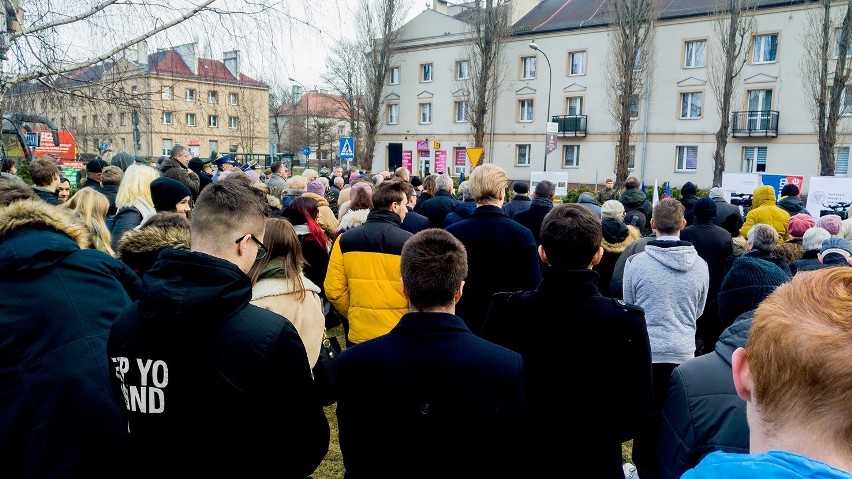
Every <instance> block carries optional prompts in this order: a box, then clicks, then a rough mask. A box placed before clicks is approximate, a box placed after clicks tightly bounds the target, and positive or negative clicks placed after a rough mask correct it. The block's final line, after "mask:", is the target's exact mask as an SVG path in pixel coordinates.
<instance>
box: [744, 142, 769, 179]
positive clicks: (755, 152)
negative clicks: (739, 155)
mask: <svg viewBox="0 0 852 479" xmlns="http://www.w3.org/2000/svg"><path fill="white" fill-rule="evenodd" d="M765 171H766V147H765V146H745V147H743V164H742V172H743V173H759V172H765Z"/></svg>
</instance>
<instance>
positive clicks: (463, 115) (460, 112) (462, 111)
mask: <svg viewBox="0 0 852 479" xmlns="http://www.w3.org/2000/svg"><path fill="white" fill-rule="evenodd" d="M467 106H468V102H467V100H463V101H457V102H455V108H454V109H455V112H456V123H467Z"/></svg>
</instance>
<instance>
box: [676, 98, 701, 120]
mask: <svg viewBox="0 0 852 479" xmlns="http://www.w3.org/2000/svg"><path fill="white" fill-rule="evenodd" d="M702 96H703V95H702V94H701V92H689V93H681V94H680V117H681V118H683V119H696V118H701V100H702Z"/></svg>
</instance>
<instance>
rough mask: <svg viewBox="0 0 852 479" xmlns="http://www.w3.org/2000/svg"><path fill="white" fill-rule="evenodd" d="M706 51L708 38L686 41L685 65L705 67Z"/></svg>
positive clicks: (687, 66)
mask: <svg viewBox="0 0 852 479" xmlns="http://www.w3.org/2000/svg"><path fill="white" fill-rule="evenodd" d="M706 51H707V40H692V41H689V42H686V49H685V58H684V62H683V66H684V67H686V68H700V67H703V66H704V57H705V54H706Z"/></svg>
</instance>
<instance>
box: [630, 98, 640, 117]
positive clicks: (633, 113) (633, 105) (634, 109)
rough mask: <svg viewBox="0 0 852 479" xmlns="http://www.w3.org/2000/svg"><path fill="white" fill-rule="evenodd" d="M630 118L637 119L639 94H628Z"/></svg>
mask: <svg viewBox="0 0 852 479" xmlns="http://www.w3.org/2000/svg"><path fill="white" fill-rule="evenodd" d="M630 119H631V120H637V119H639V95H630Z"/></svg>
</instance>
